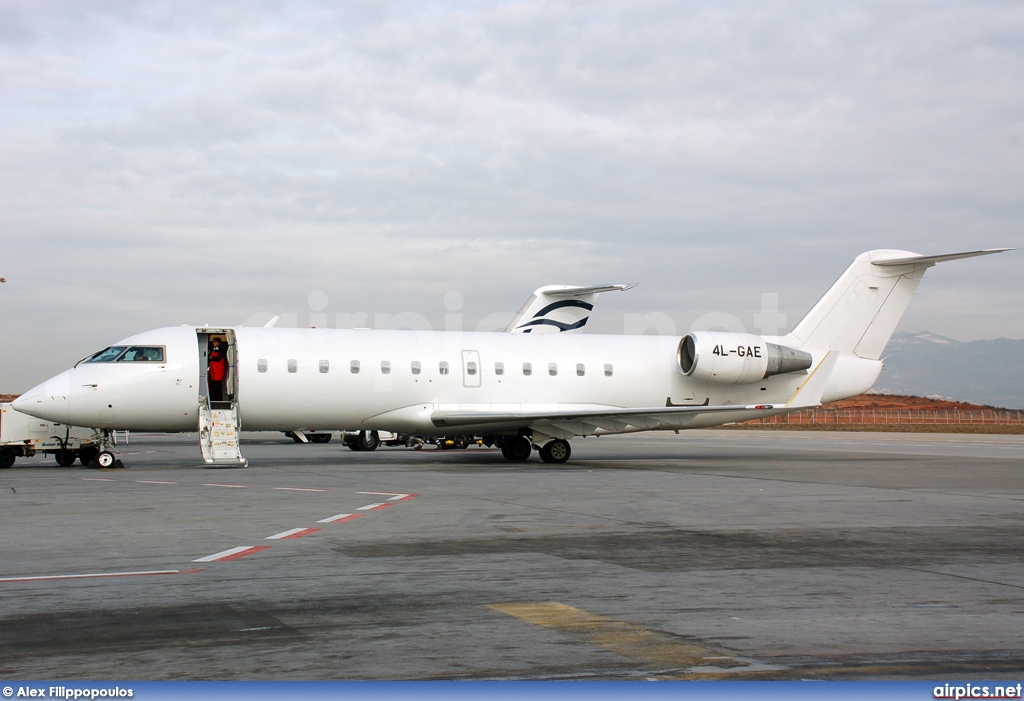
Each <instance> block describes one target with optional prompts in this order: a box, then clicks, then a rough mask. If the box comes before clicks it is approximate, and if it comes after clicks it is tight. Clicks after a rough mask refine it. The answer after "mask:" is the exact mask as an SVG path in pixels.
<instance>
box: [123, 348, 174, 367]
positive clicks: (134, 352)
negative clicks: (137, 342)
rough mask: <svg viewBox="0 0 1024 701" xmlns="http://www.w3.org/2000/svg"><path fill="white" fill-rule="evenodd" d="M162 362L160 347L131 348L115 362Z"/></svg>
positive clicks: (162, 355) (162, 350)
mask: <svg viewBox="0 0 1024 701" xmlns="http://www.w3.org/2000/svg"><path fill="white" fill-rule="evenodd" d="M126 361H127V362H148V363H162V362H164V349H163V348H161V347H160V346H132V347H131V348H129V349H128V350H126V351H125V352H124V355H122V356H121V357H120V358H118V359H117V362H119V363H123V362H126Z"/></svg>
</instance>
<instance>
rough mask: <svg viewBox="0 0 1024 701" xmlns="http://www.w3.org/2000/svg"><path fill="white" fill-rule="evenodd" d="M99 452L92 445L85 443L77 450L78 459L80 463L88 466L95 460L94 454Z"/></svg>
mask: <svg viewBox="0 0 1024 701" xmlns="http://www.w3.org/2000/svg"><path fill="white" fill-rule="evenodd" d="M99 452H100V451H99V450H97V449H96V448H94V447H93V446H91V445H87V446H86V447H84V448H82V449H81V450H79V451H78V461H79V462H80V463H82V465H84V466H86V467H88V465H89V463H91V462H92V461H93V460H95V459H96V456H97V455H99Z"/></svg>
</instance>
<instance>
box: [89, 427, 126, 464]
mask: <svg viewBox="0 0 1024 701" xmlns="http://www.w3.org/2000/svg"><path fill="white" fill-rule="evenodd" d="M113 448H114V441H113V439H112V437H111V435H110V432H109V431H104V432H103V437H102V440H101V441H100V445H99V452H97V453H96V454H95V456H94V457H93V458H92V459H91V460H90V461H89V463H88V465H87V467H96V468H99V469H101V470H109V469H111V468H113V469H116V470H120V469H123V468H124V463H123V462H121V461H120V460H118V458H117V456H116V455H115V454H114V450H113ZM93 450H96V449H95V448H94V449H93Z"/></svg>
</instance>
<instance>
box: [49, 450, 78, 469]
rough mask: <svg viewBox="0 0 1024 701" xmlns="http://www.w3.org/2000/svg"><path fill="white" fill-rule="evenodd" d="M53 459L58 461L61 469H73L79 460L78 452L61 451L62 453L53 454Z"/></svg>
mask: <svg viewBox="0 0 1024 701" xmlns="http://www.w3.org/2000/svg"><path fill="white" fill-rule="evenodd" d="M53 459H54V460H56V461H57V464H58V465H60V466H61V467H71V466H72V465H74V464H75V460H77V459H78V451H76V450H61V451H60V452H57V453H54V454H53Z"/></svg>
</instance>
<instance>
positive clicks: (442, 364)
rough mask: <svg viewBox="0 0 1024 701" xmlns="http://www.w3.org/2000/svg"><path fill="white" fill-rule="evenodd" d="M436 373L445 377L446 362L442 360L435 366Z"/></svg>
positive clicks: (446, 371)
mask: <svg viewBox="0 0 1024 701" xmlns="http://www.w3.org/2000/svg"><path fill="white" fill-rule="evenodd" d="M437 371H438V372H439V373H441V374H442V375H447V374H448V361H446V360H442V361H441V362H440V363H439V364H438V366H437Z"/></svg>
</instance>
